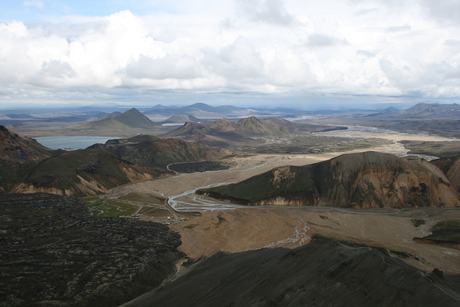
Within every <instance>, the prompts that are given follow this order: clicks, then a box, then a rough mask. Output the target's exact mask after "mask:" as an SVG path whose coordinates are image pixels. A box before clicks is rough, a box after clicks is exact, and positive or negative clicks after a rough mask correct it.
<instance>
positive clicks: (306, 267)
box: [122, 237, 460, 307]
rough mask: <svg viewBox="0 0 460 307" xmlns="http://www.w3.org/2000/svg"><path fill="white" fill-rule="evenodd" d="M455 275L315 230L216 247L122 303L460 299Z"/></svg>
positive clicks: (188, 306)
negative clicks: (286, 244) (273, 243)
mask: <svg viewBox="0 0 460 307" xmlns="http://www.w3.org/2000/svg"><path fill="white" fill-rule="evenodd" d="M459 294H460V293H459V290H458V286H457V285H456V284H455V276H453V278H451V277H448V276H446V277H444V276H443V273H442V272H441V271H439V270H434V271H433V272H431V273H427V272H423V271H421V270H418V269H416V268H414V267H412V266H410V265H408V264H406V263H404V262H403V261H401V260H400V259H396V258H393V257H390V256H389V254H388V252H386V251H385V250H384V249H377V248H372V247H368V246H353V245H349V244H346V243H343V242H338V241H334V240H329V239H326V238H321V237H314V238H313V240H312V241H311V242H310V243H309V244H307V245H305V246H302V247H299V248H296V249H293V250H290V249H286V248H274V249H271V248H267V249H261V250H256V251H247V252H242V253H235V254H229V253H222V252H221V253H217V254H215V255H214V256H212V257H211V258H209V259H207V260H205V261H202V262H200V263H198V264H196V265H195V267H193V269H192V270H190V271H189V272H188V273H187V274H185V275H183V276H181V277H179V278H177V279H175V280H173V281H171V282H170V283H167V284H166V285H164V286H162V287H160V288H158V289H156V290H154V291H152V292H149V293H147V294H144V295H142V296H140V297H138V298H137V299H135V300H133V301H131V302H128V303H126V304H124V305H122V307H147V306H162V307H175V306H181V307H192V306H201V307H214V306H254V307H255V306H260V307H265V306H458V297H459Z"/></svg>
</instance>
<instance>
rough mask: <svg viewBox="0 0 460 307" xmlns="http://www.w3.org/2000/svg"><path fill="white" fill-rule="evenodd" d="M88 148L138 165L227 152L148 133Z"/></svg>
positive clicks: (198, 158)
mask: <svg viewBox="0 0 460 307" xmlns="http://www.w3.org/2000/svg"><path fill="white" fill-rule="evenodd" d="M89 149H102V150H106V151H108V152H110V153H111V154H113V155H115V156H117V157H119V158H120V159H124V160H128V161H131V162H134V163H139V164H142V165H159V164H161V165H166V164H170V163H181V162H196V161H208V160H217V159H219V158H222V157H224V156H227V155H230V154H231V152H230V151H228V150H225V149H217V148H213V147H210V146H206V145H202V144H197V143H194V142H187V141H182V140H179V139H160V138H158V137H155V136H151V135H138V136H135V137H132V138H127V139H113V140H108V141H107V142H106V143H105V144H95V145H92V146H90V147H89Z"/></svg>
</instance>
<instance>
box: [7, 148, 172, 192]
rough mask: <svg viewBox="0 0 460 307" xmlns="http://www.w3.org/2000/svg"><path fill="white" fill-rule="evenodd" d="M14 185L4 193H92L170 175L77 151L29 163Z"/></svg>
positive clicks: (97, 153) (93, 152) (103, 153)
mask: <svg viewBox="0 0 460 307" xmlns="http://www.w3.org/2000/svg"><path fill="white" fill-rule="evenodd" d="M20 172H21V176H20V178H17V179H16V180H19V182H16V184H15V185H13V184H12V183H10V186H12V187H11V188H10V189H9V190H5V191H4V192H8V193H33V192H49V193H53V194H62V195H73V196H89V195H96V194H99V193H103V192H105V191H106V190H107V189H110V188H113V187H115V186H119V185H122V184H126V183H131V182H136V181H141V180H148V179H154V178H158V177H161V176H165V175H167V174H168V173H169V172H168V171H166V170H164V169H157V168H153V167H149V166H142V165H138V164H134V163H131V162H128V161H125V160H121V159H119V158H117V157H115V156H113V155H112V154H110V153H108V152H106V151H103V150H89V149H85V150H76V151H69V152H63V153H60V154H58V155H55V156H52V157H49V158H46V159H42V160H40V161H37V162H29V163H27V164H24V165H23V166H21V168H20Z"/></svg>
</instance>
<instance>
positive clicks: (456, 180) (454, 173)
mask: <svg viewBox="0 0 460 307" xmlns="http://www.w3.org/2000/svg"><path fill="white" fill-rule="evenodd" d="M432 163H433V164H434V165H436V166H437V167H439V168H440V169H441V170H442V171H443V172H444V173H445V174H446V177H447V179H449V181H450V183H451V184H452V186H453V187H454V188H455V189H456V190H457V191H458V192H460V157H453V158H443V159H439V160H436V161H432Z"/></svg>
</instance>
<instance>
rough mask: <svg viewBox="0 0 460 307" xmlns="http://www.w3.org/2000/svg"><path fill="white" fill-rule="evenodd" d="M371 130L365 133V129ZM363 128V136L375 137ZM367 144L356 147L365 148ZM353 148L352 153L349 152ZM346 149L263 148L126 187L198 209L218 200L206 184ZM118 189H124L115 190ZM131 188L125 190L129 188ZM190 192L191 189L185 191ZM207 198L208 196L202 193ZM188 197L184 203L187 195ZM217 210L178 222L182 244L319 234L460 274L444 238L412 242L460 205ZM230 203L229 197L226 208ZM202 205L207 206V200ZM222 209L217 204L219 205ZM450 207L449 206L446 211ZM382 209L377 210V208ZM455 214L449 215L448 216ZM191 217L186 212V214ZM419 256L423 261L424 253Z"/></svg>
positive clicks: (233, 243) (197, 246)
mask: <svg viewBox="0 0 460 307" xmlns="http://www.w3.org/2000/svg"><path fill="white" fill-rule="evenodd" d="M360 133H363V132H360ZM371 135H372V134H369V133H368V134H363V135H362V137H372V136H371ZM375 137H379V138H388V139H391V140H402V139H404V140H407V139H410V140H420V141H423V140H427V141H428V140H430V141H434V140H438V141H439V140H444V141H445V140H446V139H444V138H437V137H428V136H408V135H395V134H387V135H382V134H377V135H376V136H375ZM372 150H374V151H380V152H390V153H394V154H398V155H404V154H405V153H406V152H407V150H406V149H405V148H404V147H403V146H402V145H401V144H399V143H397V142H395V143H394V144H390V145H386V146H381V147H376V148H372ZM362 151H367V150H354V151H351V152H362ZM347 153H350V152H347ZM341 154H344V153H324V154H302V155H257V156H247V157H235V158H232V159H231V160H230V161H228V163H230V164H231V165H232V168H231V169H229V170H224V171H217V172H205V173H192V174H181V175H179V176H175V177H170V178H165V179H159V180H151V181H144V182H140V183H135V184H131V185H127V186H124V187H122V188H119V189H120V193H122V191H126V190H127V189H129V190H130V191H134V192H139V193H146V192H148V193H151V194H156V195H162V196H164V197H168V198H171V199H172V200H174V201H177V204H176V205H177V208H178V209H181V210H189V211H197V207H196V206H201V205H202V204H208V202H209V201H213V200H210V199H206V197H204V196H197V195H195V194H194V193H193V192H194V191H195V190H196V189H198V188H200V187H204V186H208V185H214V184H219V183H229V182H239V181H242V180H244V179H247V178H249V177H251V176H254V175H257V174H260V173H263V172H265V171H268V170H271V169H272V168H274V167H278V166H282V165H306V164H311V163H316V162H319V161H324V160H327V159H331V158H333V157H335V156H338V155H341ZM112 192H113V193H112V196H113V195H116V194H117V189H114V190H113V191H112ZM124 193H125V192H124ZM181 194H184V195H185V196H182V197H177V196H178V195H181ZM201 197H204V199H202V198H201ZM180 201H182V203H181V202H180ZM216 204H217V205H216V206H212V207H213V208H212V209H213V210H214V211H212V210H209V208H208V210H205V211H203V210H201V211H202V212H201V215H199V216H190V215H186V221H182V222H178V221H177V216H180V215H181V213H180V212H179V213H176V214H175V215H177V216H176V222H175V223H172V224H171V225H170V228H171V229H172V230H174V231H177V232H178V233H180V235H181V237H182V242H183V243H182V245H181V246H180V250H181V251H183V252H184V253H185V254H187V256H189V257H191V258H194V259H197V258H200V257H202V256H210V255H212V254H214V253H216V252H218V251H228V252H240V251H245V250H250V249H259V248H264V247H278V246H284V247H289V248H292V247H296V246H300V245H302V244H307V243H308V242H309V240H310V238H311V236H312V235H314V234H321V235H325V236H330V237H334V238H338V239H344V240H351V241H357V242H362V243H365V244H370V245H374V246H379V247H385V248H388V249H393V250H395V251H398V252H405V253H408V254H410V255H412V256H413V257H408V258H405V259H403V260H404V261H406V262H408V263H410V264H412V265H414V266H416V267H419V268H421V269H424V270H427V271H430V270H433V269H434V268H439V269H441V270H443V271H444V272H446V273H455V274H459V273H460V251H459V250H457V249H451V248H446V247H440V246H437V245H427V244H419V243H414V242H412V238H413V237H421V236H424V235H426V234H427V231H428V229H429V227H431V226H432V225H434V224H435V223H436V221H438V220H443V219H454V220H460V210H459V209H432V211H426V210H425V209H413V210H412V211H411V210H408V211H404V212H401V213H398V214H396V213H395V212H393V213H391V214H384V213H385V212H375V211H368V212H365V213H363V212H357V211H356V212H344V211H338V210H336V209H333V208H307V207H303V208H279V207H276V208H275V207H267V208H247V207H244V208H241V207H238V208H235V209H232V210H220V208H219V203H217V202H216ZM229 205H230V206H231V204H230V203H223V204H221V208H222V207H228V206H229ZM201 207H202V206H201ZM216 209H217V210H216ZM446 210H449V212H448V213H446V212H447V211H446ZM376 213H377V214H376ZM446 214H447V215H446ZM183 216H185V215H183ZM413 219H424V220H425V221H426V225H424V226H420V227H415V226H414V225H413V222H412V220H413ZM417 259H418V260H417Z"/></svg>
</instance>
